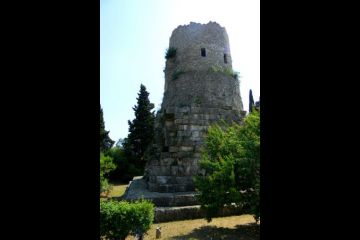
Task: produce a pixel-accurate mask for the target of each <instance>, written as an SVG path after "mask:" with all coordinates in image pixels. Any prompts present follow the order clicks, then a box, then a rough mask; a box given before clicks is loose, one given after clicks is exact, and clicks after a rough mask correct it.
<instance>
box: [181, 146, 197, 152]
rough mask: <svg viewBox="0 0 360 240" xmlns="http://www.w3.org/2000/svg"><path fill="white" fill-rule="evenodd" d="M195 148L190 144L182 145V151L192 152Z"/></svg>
mask: <svg viewBox="0 0 360 240" xmlns="http://www.w3.org/2000/svg"><path fill="white" fill-rule="evenodd" d="M193 150H194V147H190V146H181V147H180V151H182V152H191V151H193Z"/></svg>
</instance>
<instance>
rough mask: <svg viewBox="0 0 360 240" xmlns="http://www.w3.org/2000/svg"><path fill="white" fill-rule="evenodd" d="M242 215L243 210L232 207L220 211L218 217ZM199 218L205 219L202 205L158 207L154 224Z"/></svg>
mask: <svg viewBox="0 0 360 240" xmlns="http://www.w3.org/2000/svg"><path fill="white" fill-rule="evenodd" d="M240 214H242V211H241V209H240V208H238V207H235V206H233V205H231V206H227V207H224V208H223V209H222V210H221V211H219V214H218V215H217V216H218V217H225V216H232V215H240ZM199 218H205V212H204V211H203V210H202V209H201V207H200V205H194V206H182V207H156V208H155V217H154V223H160V222H170V221H179V220H188V219H199Z"/></svg>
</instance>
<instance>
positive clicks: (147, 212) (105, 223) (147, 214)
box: [100, 199, 154, 239]
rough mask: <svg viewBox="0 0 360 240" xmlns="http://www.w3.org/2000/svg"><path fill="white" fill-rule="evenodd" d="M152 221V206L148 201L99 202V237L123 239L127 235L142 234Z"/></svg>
mask: <svg viewBox="0 0 360 240" xmlns="http://www.w3.org/2000/svg"><path fill="white" fill-rule="evenodd" d="M153 220H154V205H153V204H152V203H151V202H149V201H145V200H142V201H138V202H134V203H129V202H125V201H121V202H117V201H104V200H102V199H101V200H100V236H101V237H105V238H106V239H125V238H126V236H128V235H129V234H133V235H134V234H143V233H145V232H146V231H147V230H149V229H150V226H151V224H152V223H153Z"/></svg>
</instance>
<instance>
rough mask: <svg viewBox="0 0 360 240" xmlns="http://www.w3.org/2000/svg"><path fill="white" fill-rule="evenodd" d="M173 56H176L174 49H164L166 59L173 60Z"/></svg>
mask: <svg viewBox="0 0 360 240" xmlns="http://www.w3.org/2000/svg"><path fill="white" fill-rule="evenodd" d="M175 56H176V48H174V47H170V48H168V49H166V53H165V58H166V59H170V58H174V57H175Z"/></svg>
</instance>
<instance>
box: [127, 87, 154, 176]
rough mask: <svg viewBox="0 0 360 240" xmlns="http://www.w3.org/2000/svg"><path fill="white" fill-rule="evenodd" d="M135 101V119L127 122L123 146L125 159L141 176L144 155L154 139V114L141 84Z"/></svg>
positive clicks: (147, 94)
mask: <svg viewBox="0 0 360 240" xmlns="http://www.w3.org/2000/svg"><path fill="white" fill-rule="evenodd" d="M136 99H137V105H135V106H134V107H133V110H134V112H135V119H134V120H133V121H130V120H129V121H128V124H129V135H128V137H127V138H126V139H125V140H124V143H123V146H124V150H125V154H126V156H127V158H128V159H129V160H130V161H131V162H132V164H133V165H134V167H135V168H136V170H137V171H138V172H137V173H136V174H142V171H143V170H144V167H145V164H146V162H145V159H144V153H145V151H146V149H147V147H148V146H149V145H150V144H151V142H152V140H153V137H154V120H155V113H154V112H152V111H151V110H152V109H153V108H154V104H153V103H150V100H149V93H148V92H147V91H146V87H145V86H144V85H142V84H141V85H140V92H139V93H138V97H137V98H136Z"/></svg>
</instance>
